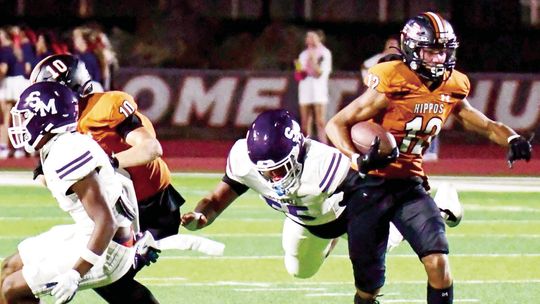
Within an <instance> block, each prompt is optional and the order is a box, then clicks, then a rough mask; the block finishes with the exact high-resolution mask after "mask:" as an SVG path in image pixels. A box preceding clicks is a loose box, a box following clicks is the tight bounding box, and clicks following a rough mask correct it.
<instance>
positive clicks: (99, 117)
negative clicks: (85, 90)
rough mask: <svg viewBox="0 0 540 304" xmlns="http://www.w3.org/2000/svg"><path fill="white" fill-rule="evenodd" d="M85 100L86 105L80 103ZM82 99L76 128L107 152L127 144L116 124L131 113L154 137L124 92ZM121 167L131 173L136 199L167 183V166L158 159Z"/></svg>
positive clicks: (147, 196) (149, 124) (150, 193)
mask: <svg viewBox="0 0 540 304" xmlns="http://www.w3.org/2000/svg"><path fill="white" fill-rule="evenodd" d="M85 101H86V106H84V102H85ZM85 101H83V102H81V103H80V105H81V107H83V106H84V109H82V108H81V113H80V114H79V121H78V126H77V130H78V131H79V132H81V133H83V134H90V135H91V136H92V138H93V139H94V140H95V141H97V142H98V143H99V145H100V146H101V147H102V148H103V150H105V152H107V154H109V155H111V154H112V153H113V152H114V153H119V152H121V151H124V150H127V149H129V148H130V147H131V146H130V145H129V144H128V143H126V141H125V140H124V139H123V138H122V136H121V135H120V134H118V133H117V132H116V127H117V126H118V125H119V124H120V123H122V122H123V121H124V120H125V119H126V118H127V117H129V116H130V115H131V114H135V115H137V117H139V119H140V120H141V122H142V124H143V127H144V128H146V130H148V132H149V133H150V134H152V135H153V136H156V132H155V130H154V127H153V126H152V123H151V122H150V120H149V119H148V118H147V117H146V116H144V115H143V114H141V113H140V112H138V111H137V104H136V103H135V101H134V100H133V97H131V96H130V95H129V94H127V93H124V92H120V91H110V92H105V93H95V94H92V95H90V97H89V98H87V99H86V100H85ZM125 169H126V170H127V171H128V172H129V174H130V176H131V180H132V181H133V186H134V187H135V192H136V194H137V199H138V200H139V201H142V200H145V199H147V198H149V197H151V196H152V195H154V194H156V193H157V192H158V191H161V190H163V189H165V188H166V187H167V186H168V185H169V184H170V182H171V174H170V171H169V168H168V167H167V164H165V162H164V161H163V160H162V159H161V158H157V159H155V160H154V161H152V162H150V163H148V164H146V165H142V166H136V167H131V168H125Z"/></svg>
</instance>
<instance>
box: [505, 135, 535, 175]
mask: <svg viewBox="0 0 540 304" xmlns="http://www.w3.org/2000/svg"><path fill="white" fill-rule="evenodd" d="M533 137H534V134H533V135H532V136H531V138H529V139H528V140H527V139H525V137H523V136H519V137H515V138H513V139H512V140H510V142H509V146H508V155H507V160H508V167H509V168H512V167H513V165H514V161H516V160H519V159H524V160H526V161H529V160H531V153H532V146H531V141H532V139H533Z"/></svg>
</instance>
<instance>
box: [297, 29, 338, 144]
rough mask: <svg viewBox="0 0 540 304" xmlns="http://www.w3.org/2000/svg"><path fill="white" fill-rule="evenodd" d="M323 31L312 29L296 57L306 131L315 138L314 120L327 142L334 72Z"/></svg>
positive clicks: (300, 102)
mask: <svg viewBox="0 0 540 304" xmlns="http://www.w3.org/2000/svg"><path fill="white" fill-rule="evenodd" d="M323 41H324V33H323V32H322V31H308V32H307V33H306V37H305V44H306V49H305V50H304V51H302V53H300V56H299V57H298V59H297V60H295V62H294V64H295V78H296V79H297V80H298V81H299V83H298V103H299V106H300V124H301V127H302V131H303V132H304V133H305V134H306V135H307V136H308V137H313V134H314V132H313V126H312V125H313V123H315V126H316V129H317V139H318V140H319V141H320V142H322V143H327V139H326V134H325V132H324V126H325V124H326V105H327V104H328V99H329V96H328V78H329V77H330V72H331V71H332V53H331V52H330V50H328V48H326V46H324V44H323Z"/></svg>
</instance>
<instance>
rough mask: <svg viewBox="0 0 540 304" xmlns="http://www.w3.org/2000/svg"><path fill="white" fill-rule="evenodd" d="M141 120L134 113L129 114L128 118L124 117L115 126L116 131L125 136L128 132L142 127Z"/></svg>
mask: <svg viewBox="0 0 540 304" xmlns="http://www.w3.org/2000/svg"><path fill="white" fill-rule="evenodd" d="M142 126H143V124H142V121H141V119H140V118H139V116H137V115H136V114H131V115H130V116H129V117H128V118H126V119H124V121H122V122H121V123H120V124H119V125H118V126H116V132H117V133H118V134H120V136H122V138H124V139H125V138H126V136H127V135H128V134H129V132H131V131H133V130H135V129H138V128H140V127H142Z"/></svg>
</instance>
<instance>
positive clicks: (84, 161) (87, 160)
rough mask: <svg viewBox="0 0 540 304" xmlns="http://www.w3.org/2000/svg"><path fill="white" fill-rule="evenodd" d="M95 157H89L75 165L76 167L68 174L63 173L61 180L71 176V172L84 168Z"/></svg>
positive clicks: (67, 172)
mask: <svg viewBox="0 0 540 304" xmlns="http://www.w3.org/2000/svg"><path fill="white" fill-rule="evenodd" d="M93 158H94V157H93V156H92V155H88V157H87V158H85V159H83V160H81V161H80V162H79V163H78V164H77V165H75V166H74V167H72V168H70V169H69V170H67V171H66V172H64V173H62V175H60V176H59V177H60V179H62V178H64V176H66V175H68V174H70V173H71V172H73V171H75V170H77V169H79V168H80V167H82V166H83V165H84V164H86V163H87V162H89V161H90V160H92V159H93Z"/></svg>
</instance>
